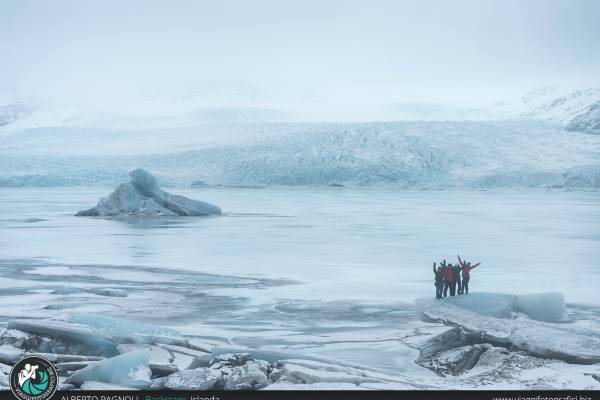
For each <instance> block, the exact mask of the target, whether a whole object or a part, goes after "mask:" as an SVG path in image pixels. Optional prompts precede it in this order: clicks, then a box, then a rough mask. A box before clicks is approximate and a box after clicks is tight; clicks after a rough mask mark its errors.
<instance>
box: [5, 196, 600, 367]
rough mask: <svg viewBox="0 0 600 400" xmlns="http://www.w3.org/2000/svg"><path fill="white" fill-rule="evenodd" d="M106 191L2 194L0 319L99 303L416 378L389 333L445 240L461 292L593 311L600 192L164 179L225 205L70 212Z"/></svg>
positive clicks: (581, 315)
mask: <svg viewBox="0 0 600 400" xmlns="http://www.w3.org/2000/svg"><path fill="white" fill-rule="evenodd" d="M106 191H107V189H106V188H87V189H86V188H60V189H57V188H53V189H2V190H1V191H0V203H1V204H2V208H1V210H0V224H1V225H0V226H1V228H2V232H3V234H2V235H1V236H0V259H1V265H0V283H1V285H0V287H1V289H0V295H1V296H2V297H1V301H2V304H3V307H1V308H0V319H1V321H8V320H10V319H14V318H38V317H39V318H42V317H51V316H56V315H60V314H68V313H74V312H92V313H93V312H101V313H103V314H105V315H112V316H116V317H122V318H128V319H134V320H138V321H143V322H151V323H154V324H159V325H162V326H166V327H172V328H175V329H177V330H179V331H181V332H183V333H185V334H195V335H205V336H213V337H217V338H219V339H220V340H221V339H222V340H225V341H227V343H228V344H230V345H234V346H240V347H244V348H248V347H250V348H260V349H271V350H273V349H275V350H286V351H292V352H300V353H302V354H313V355H315V356H319V357H327V358H332V359H335V360H339V361H342V362H348V363H352V364H359V365H363V366H367V367H372V368H382V369H385V370H392V371H394V372H396V373H401V374H403V375H406V376H419V377H423V376H428V375H433V373H432V372H431V371H429V370H426V369H424V368H422V367H420V366H418V365H417V364H415V363H414V360H415V358H416V357H417V356H418V351H417V350H415V349H414V348H411V347H409V346H407V345H406V344H404V343H400V342H399V339H402V338H404V337H406V336H409V335H411V332H415V330H418V329H421V328H422V327H424V326H427V325H428V324H425V323H423V322H421V321H420V320H419V319H418V315H417V312H416V310H415V307H414V299H415V298H418V297H427V296H432V294H433V276H432V273H431V263H432V262H433V261H434V260H439V259H441V258H443V257H447V258H449V259H452V256H453V255H455V253H457V252H460V253H461V255H464V256H465V257H467V258H468V259H472V260H477V261H482V262H483V265H482V266H481V267H480V268H478V269H476V270H475V271H474V272H473V276H472V281H471V282H472V283H471V285H472V290H473V291H475V292H477V291H490V292H506V293H517V294H518V293H534V292H546V291H560V292H562V293H563V294H564V295H565V297H566V299H567V302H568V303H569V304H568V305H569V312H570V313H571V314H572V315H574V318H575V320H576V322H575V323H578V324H580V325H586V324H592V326H597V325H596V324H597V323H598V320H599V319H600V312H599V308H598V307H599V306H600V301H599V300H598V299H597V297H596V296H594V294H595V292H596V289H597V288H598V287H599V284H600V268H598V260H599V259H600V206H599V200H600V194H599V193H594V192H564V191H561V190H551V191H546V190H518V191H517V190H514V191H513V190H493V191H458V190H456V191H455V190H444V191H433V190H422V191H417V190H410V191H409V190H392V189H373V188H369V189H367V188H363V189H353V188H326V189H324V188H269V189H231V188H218V189H217V188H215V189H209V188H202V189H194V190H191V189H187V190H186V189H173V191H176V192H177V193H181V194H183V195H185V196H188V197H191V198H200V199H203V200H206V201H209V202H211V203H215V204H219V205H220V206H221V207H222V209H223V213H224V215H223V216H219V217H207V218H160V219H143V220H142V219H138V218H125V219H104V218H75V217H73V216H72V214H73V212H74V211H76V210H79V209H82V208H85V207H86V206H87V205H89V204H90V203H93V202H94V201H95V200H96V199H97V198H98V197H99V196H100V195H103V194H105V193H106ZM157 310H160V312H157Z"/></svg>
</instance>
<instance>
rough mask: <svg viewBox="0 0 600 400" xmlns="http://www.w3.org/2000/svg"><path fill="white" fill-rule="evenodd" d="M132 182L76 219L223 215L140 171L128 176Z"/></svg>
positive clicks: (120, 186)
mask: <svg viewBox="0 0 600 400" xmlns="http://www.w3.org/2000/svg"><path fill="white" fill-rule="evenodd" d="M129 176H130V178H131V181H130V182H128V183H122V184H120V185H119V186H118V187H117V188H116V189H115V191H114V192H112V193H111V194H110V195H109V196H108V197H102V198H100V200H99V201H98V204H97V205H96V207H93V208H90V209H89V210H83V211H79V212H78V213H77V214H75V215H77V216H117V215H137V216H150V217H157V216H202V215H213V214H221V209H220V208H219V207H217V206H214V205H212V204H209V203H205V202H203V201H198V200H192V199H188V198H187V197H184V196H180V195H176V194H171V193H169V192H166V191H164V190H162V189H161V188H160V187H159V185H158V179H157V178H156V177H154V176H153V175H151V174H150V173H148V172H147V171H145V170H143V169H141V168H139V169H135V170H133V171H131V172H130V173H129Z"/></svg>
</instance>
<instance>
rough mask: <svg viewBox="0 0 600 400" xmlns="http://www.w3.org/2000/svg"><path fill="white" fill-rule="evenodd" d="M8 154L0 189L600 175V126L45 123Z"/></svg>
mask: <svg viewBox="0 0 600 400" xmlns="http://www.w3.org/2000/svg"><path fill="white" fill-rule="evenodd" d="M0 154H3V157H1V158H0V186H1V187H36V186H42V187H55V186H88V185H94V186H98V185H102V186H114V185H116V184H117V183H118V182H120V181H122V180H123V179H124V178H126V177H127V174H128V171H131V170H133V169H136V168H139V167H141V168H144V169H146V170H149V171H152V172H153V173H154V174H156V176H157V177H158V178H160V181H161V183H162V184H163V185H164V186H165V187H169V186H171V187H173V186H177V187H190V186H191V185H192V184H194V182H198V181H201V182H203V185H204V187H222V186H251V187H264V186H277V185H286V186H330V185H344V186H358V187H373V186H381V185H387V186H394V187H400V188H449V187H453V188H476V189H487V188H496V187H517V188H528V187H542V188H565V189H569V190H574V189H583V190H589V189H592V190H596V189H597V188H598V187H599V186H598V185H599V184H600V179H599V176H600V174H599V171H600V163H599V161H598V160H600V136H598V135H588V134H583V133H577V132H566V131H564V130H562V129H560V128H558V127H557V126H555V125H552V124H550V123H546V122H542V121H527V120H505V121H411V122H373V123H258V124H251V125H243V124H223V125H197V126H192V127H189V128H186V129H184V128H178V129H174V128H171V129H149V130H123V129H118V130H117V129H97V128H79V129H75V128H36V129H30V130H24V131H19V132H16V133H12V134H10V135H8V136H5V137H3V140H2V141H0Z"/></svg>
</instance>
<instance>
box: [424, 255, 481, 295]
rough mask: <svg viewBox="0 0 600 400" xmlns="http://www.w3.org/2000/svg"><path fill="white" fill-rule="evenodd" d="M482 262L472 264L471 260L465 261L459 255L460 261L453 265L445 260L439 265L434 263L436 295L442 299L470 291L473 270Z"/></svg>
mask: <svg viewBox="0 0 600 400" xmlns="http://www.w3.org/2000/svg"><path fill="white" fill-rule="evenodd" d="M480 264H481V263H477V264H475V265H471V263H470V262H467V261H463V260H462V259H461V258H460V256H458V263H457V264H455V265H452V264H451V263H446V260H443V261H442V262H441V263H440V265H439V266H437V265H436V263H435V262H434V263H433V273H434V274H435V297H436V298H438V299H441V298H442V297H446V296H447V295H448V291H449V292H450V296H454V295H456V294H463V293H464V294H467V293H469V280H471V270H472V269H475V268H477V267H478V266H479V265H480Z"/></svg>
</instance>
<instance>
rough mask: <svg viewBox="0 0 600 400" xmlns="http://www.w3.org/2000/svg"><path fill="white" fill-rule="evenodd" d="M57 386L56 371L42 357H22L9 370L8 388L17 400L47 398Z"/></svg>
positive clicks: (43, 399) (45, 399) (40, 399)
mask: <svg viewBox="0 0 600 400" xmlns="http://www.w3.org/2000/svg"><path fill="white" fill-rule="evenodd" d="M57 386H58V372H57V371H56V368H54V365H52V364H51V363H50V361H48V360H46V359H45V358H43V357H38V356H32V357H24V358H22V359H20V360H19V361H18V362H17V363H16V364H15V365H14V366H13V367H12V369H11V370H10V390H12V392H13V394H14V395H15V397H16V398H17V399H18V400H48V399H50V398H51V397H52V395H53V394H54V392H56V388H57Z"/></svg>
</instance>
